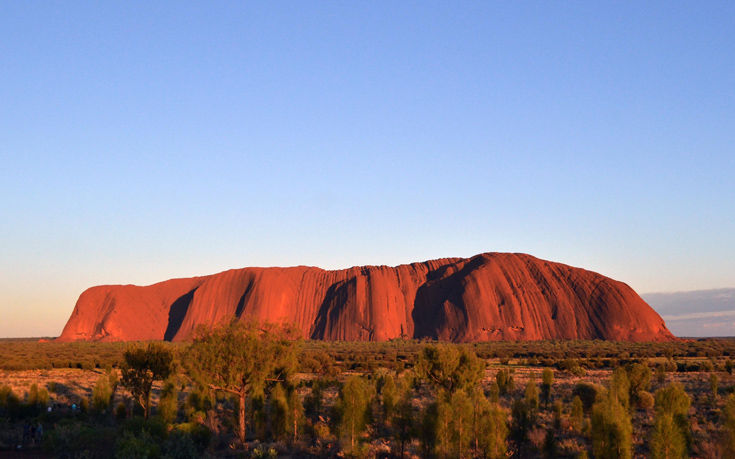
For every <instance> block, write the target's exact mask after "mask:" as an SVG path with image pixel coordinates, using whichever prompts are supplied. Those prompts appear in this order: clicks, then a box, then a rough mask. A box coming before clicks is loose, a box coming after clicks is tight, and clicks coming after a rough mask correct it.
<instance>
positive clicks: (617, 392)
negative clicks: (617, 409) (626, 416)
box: [608, 368, 630, 410]
mask: <svg viewBox="0 0 735 459" xmlns="http://www.w3.org/2000/svg"><path fill="white" fill-rule="evenodd" d="M608 391H609V393H610V396H612V397H614V398H615V399H616V400H617V401H618V402H619V403H620V404H621V405H623V408H625V409H626V410H627V409H629V408H630V380H629V379H628V372H627V371H625V368H618V369H616V370H615V371H614V372H613V374H612V378H610V385H609V388H608Z"/></svg>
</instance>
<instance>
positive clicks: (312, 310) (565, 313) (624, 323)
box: [59, 253, 674, 341]
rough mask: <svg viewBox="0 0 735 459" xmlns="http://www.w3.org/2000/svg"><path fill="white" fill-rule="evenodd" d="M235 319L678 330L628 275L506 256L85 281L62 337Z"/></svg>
mask: <svg viewBox="0 0 735 459" xmlns="http://www.w3.org/2000/svg"><path fill="white" fill-rule="evenodd" d="M234 317H238V318H243V319H246V318H252V319H256V320H258V321H268V322H288V323H292V324H295V325H296V326H297V327H299V329H300V330H302V332H303V336H304V337H306V338H312V339H324V340H356V341H381V340H388V339H391V338H396V337H401V336H403V337H408V338H424V337H426V338H435V339H440V340H449V341H495V340H539V339H607V340H620V341H666V340H672V339H674V337H673V335H672V334H671V333H670V332H669V330H668V329H667V328H666V325H665V324H664V321H663V320H662V319H661V317H660V316H659V315H658V314H657V313H656V312H655V311H654V310H653V309H651V308H650V307H649V306H648V305H647V304H646V303H645V302H644V301H643V300H642V299H641V298H640V297H639V296H638V295H637V294H636V293H635V292H634V291H633V289H631V288H630V287H628V286H627V285H626V284H624V283H622V282H618V281H615V280H613V279H610V278H607V277H605V276H602V275H600V274H597V273H593V272H591V271H586V270H584V269H580V268H573V267H571V266H567V265H563V264H560V263H553V262H549V261H544V260H540V259H538V258H535V257H532V256H530V255H525V254H510V253H484V254H480V255H477V256H474V257H472V258H444V259H439V260H431V261H426V262H423V263H412V264H410V265H400V266H396V267H387V266H362V267H353V268H349V269H343V270H337V271H325V270H323V269H319V268H313V267H305V266H296V267H291V268H243V269H234V270H230V271H225V272H222V273H219V274H213V275H211V276H204V277H194V278H189V279H172V280H168V281H165V282H160V283H158V284H153V285H149V286H146V287H138V286H134V285H103V286H98V287H92V288H90V289H88V290H86V291H85V292H84V293H82V295H81V296H80V297H79V300H78V301H77V304H76V307H75V308H74V312H73V313H72V315H71V318H69V321H68V323H67V324H66V327H64V331H63V333H62V334H61V336H60V337H59V339H60V340H63V341H75V340H103V341H115V340H173V341H180V340H186V339H189V338H191V337H192V335H193V332H194V329H195V328H196V327H197V326H198V325H199V324H206V325H215V324H218V323H221V322H223V321H228V320H230V319H232V318H234Z"/></svg>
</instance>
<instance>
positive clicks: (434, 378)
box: [416, 344, 485, 397]
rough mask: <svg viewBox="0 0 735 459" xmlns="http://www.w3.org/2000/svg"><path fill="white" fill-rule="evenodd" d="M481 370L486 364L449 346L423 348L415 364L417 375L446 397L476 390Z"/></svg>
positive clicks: (457, 347)
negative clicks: (456, 392)
mask: <svg viewBox="0 0 735 459" xmlns="http://www.w3.org/2000/svg"><path fill="white" fill-rule="evenodd" d="M484 370H485V363H484V362H483V361H482V360H480V359H479V358H478V357H477V354H475V352H474V351H471V350H469V349H467V348H465V347H461V348H460V347H459V346H457V345H452V344H440V345H433V346H426V347H424V348H423V350H422V351H421V354H420V355H419V360H418V363H417V364H416V373H417V375H418V376H419V377H421V378H423V379H425V380H426V381H428V382H429V384H431V385H432V386H434V387H435V388H436V389H437V390H440V391H441V392H443V393H444V394H445V396H446V397H451V395H452V394H453V393H454V392H455V391H456V390H459V389H463V390H470V389H472V388H474V387H476V386H477V384H478V383H479V381H480V379H481V378H482V374H483V371H484Z"/></svg>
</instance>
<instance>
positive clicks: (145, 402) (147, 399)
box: [143, 392, 151, 419]
mask: <svg viewBox="0 0 735 459" xmlns="http://www.w3.org/2000/svg"><path fill="white" fill-rule="evenodd" d="M150 410H151V393H150V392H149V393H148V394H146V395H145V400H143V417H144V418H145V419H148V413H149V412H150Z"/></svg>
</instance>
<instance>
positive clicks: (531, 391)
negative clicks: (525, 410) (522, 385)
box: [524, 377, 539, 412]
mask: <svg viewBox="0 0 735 459" xmlns="http://www.w3.org/2000/svg"><path fill="white" fill-rule="evenodd" d="M538 392H539V391H538V385H537V384H536V380H535V379H533V377H531V379H529V380H528V383H527V384H526V390H525V392H524V398H525V399H526V404H527V405H528V407H529V408H530V409H531V410H532V411H534V412H535V411H536V410H538V407H539V396H538Z"/></svg>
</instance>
